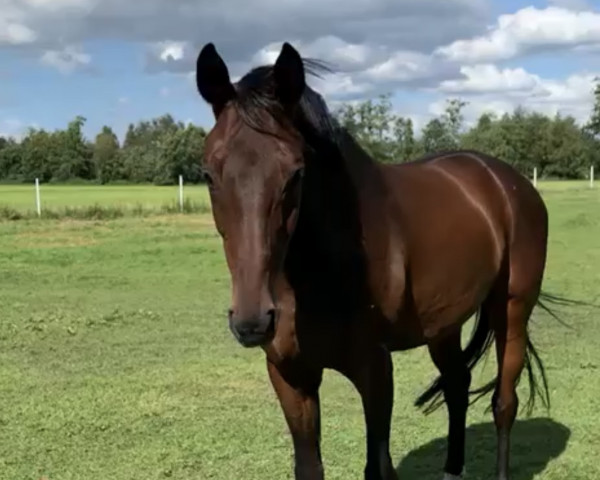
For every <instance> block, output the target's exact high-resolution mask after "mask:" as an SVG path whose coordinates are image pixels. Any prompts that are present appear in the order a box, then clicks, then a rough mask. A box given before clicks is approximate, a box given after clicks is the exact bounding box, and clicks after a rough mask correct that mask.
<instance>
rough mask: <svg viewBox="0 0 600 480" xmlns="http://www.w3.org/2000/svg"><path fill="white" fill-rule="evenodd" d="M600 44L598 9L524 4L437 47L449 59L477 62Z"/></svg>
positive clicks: (437, 52)
mask: <svg viewBox="0 0 600 480" xmlns="http://www.w3.org/2000/svg"><path fill="white" fill-rule="evenodd" d="M597 45H600V13H596V12H592V11H574V10H568V9H566V8H560V7H548V8H545V9H538V8H535V7H527V8H523V9H521V10H519V11H517V12H516V13H513V14H507V15H500V17H499V18H498V21H497V23H496V25H494V26H493V27H492V28H491V29H490V31H489V32H488V33H486V34H485V35H482V36H476V37H473V38H470V39H467V40H456V41H454V42H452V43H450V44H448V45H445V46H442V47H439V48H437V49H436V54H437V55H439V56H441V57H443V58H446V59H448V60H453V61H458V62H469V63H480V62H491V61H496V60H506V59H509V58H513V57H516V56H519V55H523V54H525V53H528V52H531V51H536V50H541V49H550V48H553V49H559V48H563V49H564V48H574V47H581V46H597Z"/></svg>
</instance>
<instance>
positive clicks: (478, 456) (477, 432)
mask: <svg viewBox="0 0 600 480" xmlns="http://www.w3.org/2000/svg"><path fill="white" fill-rule="evenodd" d="M570 436H571V431H570V430H569V429H568V428H567V427H566V426H565V425H563V424H561V423H557V422H555V421H554V420H551V419H547V418H535V419H531V420H523V421H516V422H515V425H514V427H513V430H512V435H511V447H510V473H511V480H533V479H534V478H535V476H536V475H537V474H539V473H541V472H543V471H544V470H545V469H546V467H547V465H548V463H549V462H550V461H551V460H552V459H554V458H557V457H559V456H560V455H561V454H562V452H563V451H564V450H565V448H566V446H567V442H568V440H569V437H570ZM496 445H497V442H496V429H495V427H494V424H493V423H492V422H490V423H479V424H476V425H471V426H469V427H467V432H466V450H465V464H466V465H465V469H466V478H468V479H469V480H479V479H489V478H495V472H496ZM445 459H446V437H440V438H436V439H435V440H432V441H431V442H429V443H426V444H425V445H422V446H421V447H419V448H417V449H415V450H413V451H412V452H410V453H409V454H408V455H406V456H405V457H404V458H403V459H402V461H401V462H400V464H399V465H398V467H397V472H398V476H399V478H401V479H402V480H417V479H419V480H439V479H440V477H441V475H442V472H443V469H444V462H445Z"/></svg>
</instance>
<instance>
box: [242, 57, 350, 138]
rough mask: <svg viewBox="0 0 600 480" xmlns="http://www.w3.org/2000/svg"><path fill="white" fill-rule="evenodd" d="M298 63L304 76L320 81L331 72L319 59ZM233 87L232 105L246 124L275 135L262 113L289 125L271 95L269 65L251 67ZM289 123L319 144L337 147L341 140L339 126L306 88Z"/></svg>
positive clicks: (304, 60)
mask: <svg viewBox="0 0 600 480" xmlns="http://www.w3.org/2000/svg"><path fill="white" fill-rule="evenodd" d="M302 62H303V65H304V70H305V73H306V74H307V75H309V76H313V77H317V78H322V75H321V74H322V73H325V72H328V73H331V72H333V70H332V68H331V67H330V66H329V65H328V64H327V63H326V62H323V61H322V60H318V59H309V58H303V59H302ZM234 86H235V89H236V93H237V95H236V97H235V99H234V105H235V107H236V110H237V112H238V114H239V115H240V117H241V119H242V121H243V122H244V123H245V124H246V125H248V126H249V127H251V128H253V129H255V130H258V131H261V132H263V133H267V134H271V135H276V133H275V132H273V129H272V128H269V125H268V124H267V122H266V121H265V116H264V112H265V111H266V112H267V113H268V114H269V115H270V116H271V117H272V118H274V119H275V121H276V122H277V123H279V124H280V125H283V126H285V125H286V124H287V125H289V122H290V117H289V114H288V113H287V112H286V111H285V110H284V109H283V107H282V105H281V103H280V102H279V100H278V99H277V97H276V96H275V82H274V78H273V65H262V66H259V67H255V68H253V69H252V70H250V71H249V72H248V73H247V74H246V75H244V76H243V77H242V78H241V79H240V80H239V81H238V82H237V83H236V84H235V85H234ZM291 120H292V122H293V124H294V126H295V127H296V128H298V130H299V131H300V133H301V134H302V135H303V136H304V137H305V139H306V140H309V139H310V138H318V140H319V141H321V142H322V141H327V142H328V143H331V142H332V143H334V144H337V143H339V142H340V140H341V139H342V138H343V132H344V129H343V127H342V126H340V124H339V123H338V121H337V119H336V118H335V117H334V116H333V115H332V114H331V113H330V111H329V109H328V107H327V104H326V103H325V100H324V99H323V97H322V96H321V95H320V94H319V93H317V92H316V91H315V90H313V89H312V88H310V87H309V86H308V85H306V88H305V89H304V93H303V95H302V97H301V99H300V102H299V108H298V110H297V112H296V114H295V116H294V118H292V119H291ZM309 143H310V142H309Z"/></svg>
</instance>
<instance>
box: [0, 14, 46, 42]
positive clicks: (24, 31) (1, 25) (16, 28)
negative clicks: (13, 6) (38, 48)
mask: <svg viewBox="0 0 600 480" xmlns="http://www.w3.org/2000/svg"><path fill="white" fill-rule="evenodd" d="M36 39H37V34H36V33H35V32H34V31H33V30H31V29H30V28H29V27H27V26H26V25H22V24H20V23H11V22H7V21H5V20H3V19H1V18H0V45H2V44H9V45H22V44H28V43H33V42H35V40H36Z"/></svg>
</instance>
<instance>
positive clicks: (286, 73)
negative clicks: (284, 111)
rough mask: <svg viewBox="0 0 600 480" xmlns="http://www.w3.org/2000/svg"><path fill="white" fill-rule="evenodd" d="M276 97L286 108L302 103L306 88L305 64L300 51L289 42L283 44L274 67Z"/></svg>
mask: <svg viewBox="0 0 600 480" xmlns="http://www.w3.org/2000/svg"><path fill="white" fill-rule="evenodd" d="M273 76H274V78H275V95H277V98H278V99H279V101H280V102H281V103H282V104H283V105H284V106H285V107H291V106H293V105H295V104H296V103H297V102H298V101H300V97H302V94H303V93H304V88H305V87H306V79H305V73H304V63H303V62H302V57H301V56H300V54H299V53H298V51H297V50H296V49H295V48H294V47H292V46H291V45H290V44H289V43H288V42H285V43H284V44H283V47H282V49H281V52H280V53H279V57H277V60H276V61H275V65H274V66H273Z"/></svg>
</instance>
